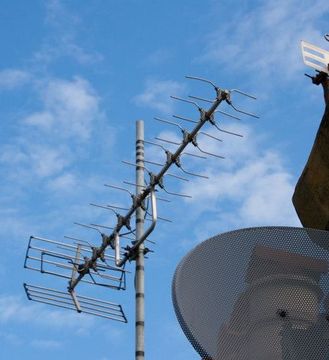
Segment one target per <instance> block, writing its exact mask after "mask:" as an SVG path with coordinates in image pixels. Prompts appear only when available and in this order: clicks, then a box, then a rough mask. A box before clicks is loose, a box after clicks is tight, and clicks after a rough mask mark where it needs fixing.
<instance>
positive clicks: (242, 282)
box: [172, 227, 329, 360]
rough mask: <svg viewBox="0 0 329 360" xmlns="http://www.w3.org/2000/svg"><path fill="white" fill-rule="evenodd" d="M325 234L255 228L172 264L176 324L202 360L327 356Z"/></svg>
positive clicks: (328, 236)
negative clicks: (174, 268) (177, 323)
mask: <svg viewBox="0 0 329 360" xmlns="http://www.w3.org/2000/svg"><path fill="white" fill-rule="evenodd" d="M328 244H329V232H327V231H321V230H313V229H306V228H292V227H258V228H249V229H241V230H236V231H232V232H228V233H224V234H219V235H217V236H215V237H212V238H210V239H208V240H206V241H204V242H203V243H201V244H199V245H198V246H196V247H195V248H194V249H193V250H192V251H190V252H189V253H188V254H187V255H186V256H185V257H184V258H183V259H182V261H181V262H180V264H179V265H178V267H177V269H176V272H175V275H174V279H173V285H172V291H173V294H172V295H173V304H174V308H175V312H176V315H177V318H178V320H179V323H180V325H181V327H182V329H183V331H184V333H185V335H186V336H187V338H188V340H189V341H190V342H191V344H192V345H193V347H194V348H195V350H196V351H197V352H198V353H199V354H200V356H201V358H202V359H204V360H219V359H220V360H228V359H230V360H231V359H235V360H240V359H243V360H264V359H267V360H279V359H285V360H287V359H289V360H297V359H298V360H301V359H308V360H310V359H313V360H325V359H328V358H329V316H328V311H329V296H328V291H329V273H328V272H329V267H328V265H329V253H328V250H329V246H328Z"/></svg>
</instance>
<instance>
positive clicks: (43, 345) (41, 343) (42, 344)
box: [31, 339, 63, 350]
mask: <svg viewBox="0 0 329 360" xmlns="http://www.w3.org/2000/svg"><path fill="white" fill-rule="evenodd" d="M31 346H33V347H35V348H37V349H49V350H55V349H59V348H61V347H63V343H62V342H60V341H56V340H44V339H37V340H33V341H32V342H31Z"/></svg>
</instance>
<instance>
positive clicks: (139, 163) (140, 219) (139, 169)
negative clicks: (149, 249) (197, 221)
mask: <svg viewBox="0 0 329 360" xmlns="http://www.w3.org/2000/svg"><path fill="white" fill-rule="evenodd" d="M136 185H137V186H136V195H139V194H140V193H141V192H142V191H143V186H144V185H145V184H144V122H143V121H142V120H138V121H137V122H136ZM144 214H145V212H144V210H143V209H142V208H141V207H138V208H137V210H136V241H137V240H138V239H139V238H140V237H141V236H142V235H143V233H144ZM144 248H145V246H144V243H142V244H140V245H139V247H138V250H137V256H136V271H135V295H136V330H135V331H136V332H135V343H136V354H135V356H136V360H144Z"/></svg>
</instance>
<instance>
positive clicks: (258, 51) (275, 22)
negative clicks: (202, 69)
mask: <svg viewBox="0 0 329 360" xmlns="http://www.w3.org/2000/svg"><path fill="white" fill-rule="evenodd" d="M328 11H329V3H328V2H327V1H323V0H317V1H310V0H308V1H303V2H300V1H297V0H291V1H284V0H280V1H274V0H271V1H266V2H261V1H260V2H258V4H257V5H256V6H255V8H253V9H251V10H248V11H245V9H244V8H243V7H241V10H240V11H239V10H237V11H236V13H235V14H234V16H233V17H232V19H231V21H230V22H228V23H225V28H223V27H222V26H221V25H219V27H218V29H217V30H215V31H213V32H212V33H211V34H209V35H208V38H207V45H206V49H205V52H204V53H203V54H204V55H202V58H201V59H202V60H206V61H210V62H213V63H216V64H217V65H219V66H222V65H225V66H227V67H229V68H230V69H231V70H234V69H236V70H239V71H241V70H243V72H244V73H246V72H250V71H251V72H252V73H253V74H254V73H257V81H262V80H261V79H264V78H266V79H267V78H269V77H272V76H273V75H274V74H275V77H276V78H277V77H278V76H281V78H282V79H284V78H288V79H291V77H293V76H295V75H296V73H297V72H298V71H299V70H300V69H301V68H302V66H303V65H302V59H301V54H300V49H299V46H300V40H301V39H305V40H309V41H315V42H319V41H320V42H321V39H322V38H323V34H321V32H320V31H319V30H318V28H317V27H316V25H315V24H317V23H318V24H319V23H320V22H321V20H322V21H323V19H324V17H325V16H327V15H326V13H328ZM319 25H320V24H319ZM319 27H320V26H319ZM298 55H299V57H298ZM273 80H274V79H273Z"/></svg>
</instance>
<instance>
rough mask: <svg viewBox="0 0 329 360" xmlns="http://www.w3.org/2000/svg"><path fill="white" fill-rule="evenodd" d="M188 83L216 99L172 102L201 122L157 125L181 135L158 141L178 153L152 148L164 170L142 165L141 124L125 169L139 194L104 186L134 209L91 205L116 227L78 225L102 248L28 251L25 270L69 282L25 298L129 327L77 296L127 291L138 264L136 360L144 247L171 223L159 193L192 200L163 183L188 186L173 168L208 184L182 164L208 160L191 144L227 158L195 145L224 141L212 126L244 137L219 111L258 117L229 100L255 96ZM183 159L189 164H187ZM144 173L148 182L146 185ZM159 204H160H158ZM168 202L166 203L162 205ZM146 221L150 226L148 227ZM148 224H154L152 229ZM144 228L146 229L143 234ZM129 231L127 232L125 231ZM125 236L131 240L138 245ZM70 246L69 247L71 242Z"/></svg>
mask: <svg viewBox="0 0 329 360" xmlns="http://www.w3.org/2000/svg"><path fill="white" fill-rule="evenodd" d="M187 78H188V79H191V80H197V81H200V82H203V83H206V84H208V85H211V86H212V87H213V89H214V90H215V95H216V96H215V99H214V100H211V101H210V100H209V101H208V99H205V98H203V97H193V96H191V97H190V98H189V99H185V98H182V97H177V96H171V98H172V99H174V100H177V101H180V102H184V103H187V104H189V105H193V106H194V107H196V108H197V110H198V118H197V119H196V120H194V119H191V118H189V117H186V116H184V115H183V116H181V115H173V118H175V119H178V120H182V121H185V122H187V123H189V124H190V126H191V127H192V126H193V128H192V129H190V130H187V129H184V128H183V127H182V126H181V125H180V124H178V123H174V122H172V121H168V120H164V119H160V118H156V120H158V121H161V122H163V123H167V124H168V125H172V126H176V128H178V129H179V130H180V131H181V133H182V141H181V142H176V141H172V140H169V139H162V138H161V137H156V139H157V140H158V141H160V142H164V143H167V144H171V145H174V146H175V147H176V150H175V151H172V152H171V151H169V150H168V149H166V147H165V146H164V145H161V144H159V143H155V142H152V143H151V142H149V143H150V144H151V145H155V146H158V147H160V148H161V149H162V150H163V151H164V152H165V154H166V159H165V161H164V162H163V164H160V163H158V162H156V161H152V160H145V159H144V143H147V142H146V141H145V140H144V123H143V121H137V123H136V161H135V163H131V162H128V161H123V163H125V164H126V165H129V166H133V167H134V168H135V172H136V181H134V182H127V181H124V183H125V184H127V185H132V186H134V187H135V188H136V192H135V194H133V193H132V192H130V191H129V190H127V189H125V188H123V187H121V186H115V185H108V184H106V185H105V186H107V187H110V188H113V189H116V190H119V191H124V192H127V193H128V194H129V195H130V197H131V201H132V204H131V206H130V207H128V208H125V207H120V206H115V205H99V204H96V203H91V205H92V206H96V207H99V208H104V209H106V210H110V211H112V212H113V213H114V214H115V215H116V219H115V223H114V224H113V226H107V225H101V224H97V222H91V223H90V224H85V223H81V222H76V223H75V224H76V225H78V226H80V227H83V228H86V229H90V230H93V231H96V232H98V233H99V234H100V237H101V242H100V244H99V245H98V246H94V245H92V244H91V242H89V241H86V240H81V239H79V238H78V237H65V239H66V240H67V241H66V242H59V241H57V240H51V239H47V238H39V237H34V236H31V237H30V240H29V243H28V249H27V252H26V256H25V263H24V267H26V268H28V269H31V270H34V271H39V272H41V273H42V274H48V275H52V276H56V277H59V278H62V279H65V280H66V284H67V285H66V286H67V291H61V290H57V289H52V288H48V287H44V286H36V285H29V284H24V288H25V292H26V295H27V297H28V298H29V299H30V300H34V301H38V302H43V303H46V304H49V305H53V306H58V307H62V308H65V309H71V310H75V311H77V312H79V313H80V312H84V313H87V314H90V315H95V316H99V317H103V318H106V319H111V320H116V321H120V322H127V318H126V316H125V313H124V311H123V309H122V307H121V305H119V304H116V303H112V302H109V301H107V300H101V299H96V298H94V297H89V296H85V295H83V296H82V295H81V294H77V293H76V290H77V288H78V285H79V284H80V283H83V284H85V285H99V286H101V287H103V288H108V289H115V290H125V289H126V273H127V270H126V269H125V266H126V264H127V263H129V262H132V261H135V262H136V268H135V292H136V294H135V295H136V296H135V299H136V319H135V320H136V321H135V326H136V328H135V329H136V348H135V353H136V360H143V359H144V353H145V351H144V320H145V319H144V259H145V255H146V254H147V253H148V252H152V251H151V250H150V249H148V248H146V247H145V245H144V242H145V241H149V240H148V237H149V235H150V234H151V233H152V232H153V231H154V229H155V227H156V225H157V222H158V220H163V221H166V222H170V220H169V219H167V218H165V217H161V216H158V209H157V196H156V195H157V193H158V192H160V191H161V190H163V191H164V192H165V193H167V194H169V195H173V196H177V197H183V198H191V196H190V195H188V194H183V193H179V192H176V191H169V190H168V189H167V188H166V186H165V184H164V178H165V177H167V176H170V177H173V178H175V179H178V180H182V181H189V178H185V177H181V176H178V175H175V174H171V173H169V171H168V170H169V169H170V168H171V167H172V165H175V166H176V167H178V168H179V169H180V170H181V171H182V172H184V173H185V174H186V175H189V176H196V177H201V178H208V177H207V176H206V175H202V174H195V173H194V172H191V171H187V170H186V169H185V168H184V167H183V166H182V161H181V158H182V156H183V155H187V156H194V157H198V158H201V159H206V158H207V157H206V156H203V155H196V154H195V153H191V152H189V151H188V149H187V146H188V145H190V144H192V145H193V146H194V147H195V148H196V149H197V150H199V151H200V152H201V153H203V154H206V155H211V156H215V157H218V158H223V157H222V156H220V155H217V154H212V153H209V152H206V151H205V150H203V149H201V148H200V146H199V144H198V143H197V136H198V135H203V136H206V137H208V138H211V139H213V140H216V141H218V142H221V141H222V140H221V139H220V138H218V137H216V136H214V135H212V134H209V133H207V132H206V131H204V129H203V128H204V127H205V126H206V125H207V124H210V125H211V126H214V127H215V128H216V129H217V130H218V131H220V132H223V133H227V134H231V135H235V136H242V135H240V134H237V133H234V132H231V131H227V130H224V129H222V128H221V127H219V126H218V125H217V122H216V119H215V115H216V112H217V111H218V112H219V110H218V107H219V105H220V104H221V103H222V102H226V103H228V104H229V105H230V106H231V107H232V109H233V110H234V111H236V112H238V113H240V114H244V115H247V116H252V117H257V116H256V115H254V114H252V113H249V112H247V111H244V110H241V109H240V108H239V107H237V106H236V105H235V104H233V103H232V100H231V95H232V94H235V93H236V94H239V95H243V96H246V97H248V98H252V99H254V97H253V96H252V95H249V94H247V93H245V92H242V91H240V90H237V89H232V90H225V89H222V88H220V87H218V86H217V85H216V84H215V83H214V82H212V81H210V80H207V79H204V78H200V77H195V76H187ZM191 99H194V100H199V101H203V102H207V103H209V104H210V107H209V108H208V109H204V108H202V107H201V106H200V105H199V104H198V102H195V101H194V100H191ZM221 113H222V114H223V115H224V116H228V117H231V118H234V119H239V118H238V117H236V116H234V115H231V114H227V113H225V112H221ZM184 159H185V158H184ZM145 163H149V164H150V165H155V166H161V168H160V170H159V171H158V172H157V173H154V172H152V171H151V170H150V169H148V168H147V167H146V166H145ZM146 173H147V174H148V177H149V179H147V180H146V179H145V175H146ZM159 200H160V198H159ZM162 200H163V201H167V202H168V200H166V199H162ZM117 210H120V211H125V215H121V214H119V213H118V212H117ZM133 217H135V222H136V228H135V229H132V226H131V225H130V222H131V219H132V218H133ZM145 220H147V222H148V223H147V226H146V222H145ZM149 222H150V223H149ZM144 226H145V228H144ZM125 228H127V231H126V232H123V229H125ZM101 229H107V230H108V231H109V234H105V233H103V232H102V231H101ZM127 235H130V236H133V235H134V239H131V237H128V236H127ZM121 239H128V240H131V244H130V245H126V246H124V247H122V246H121ZM68 240H69V241H71V242H68Z"/></svg>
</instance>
